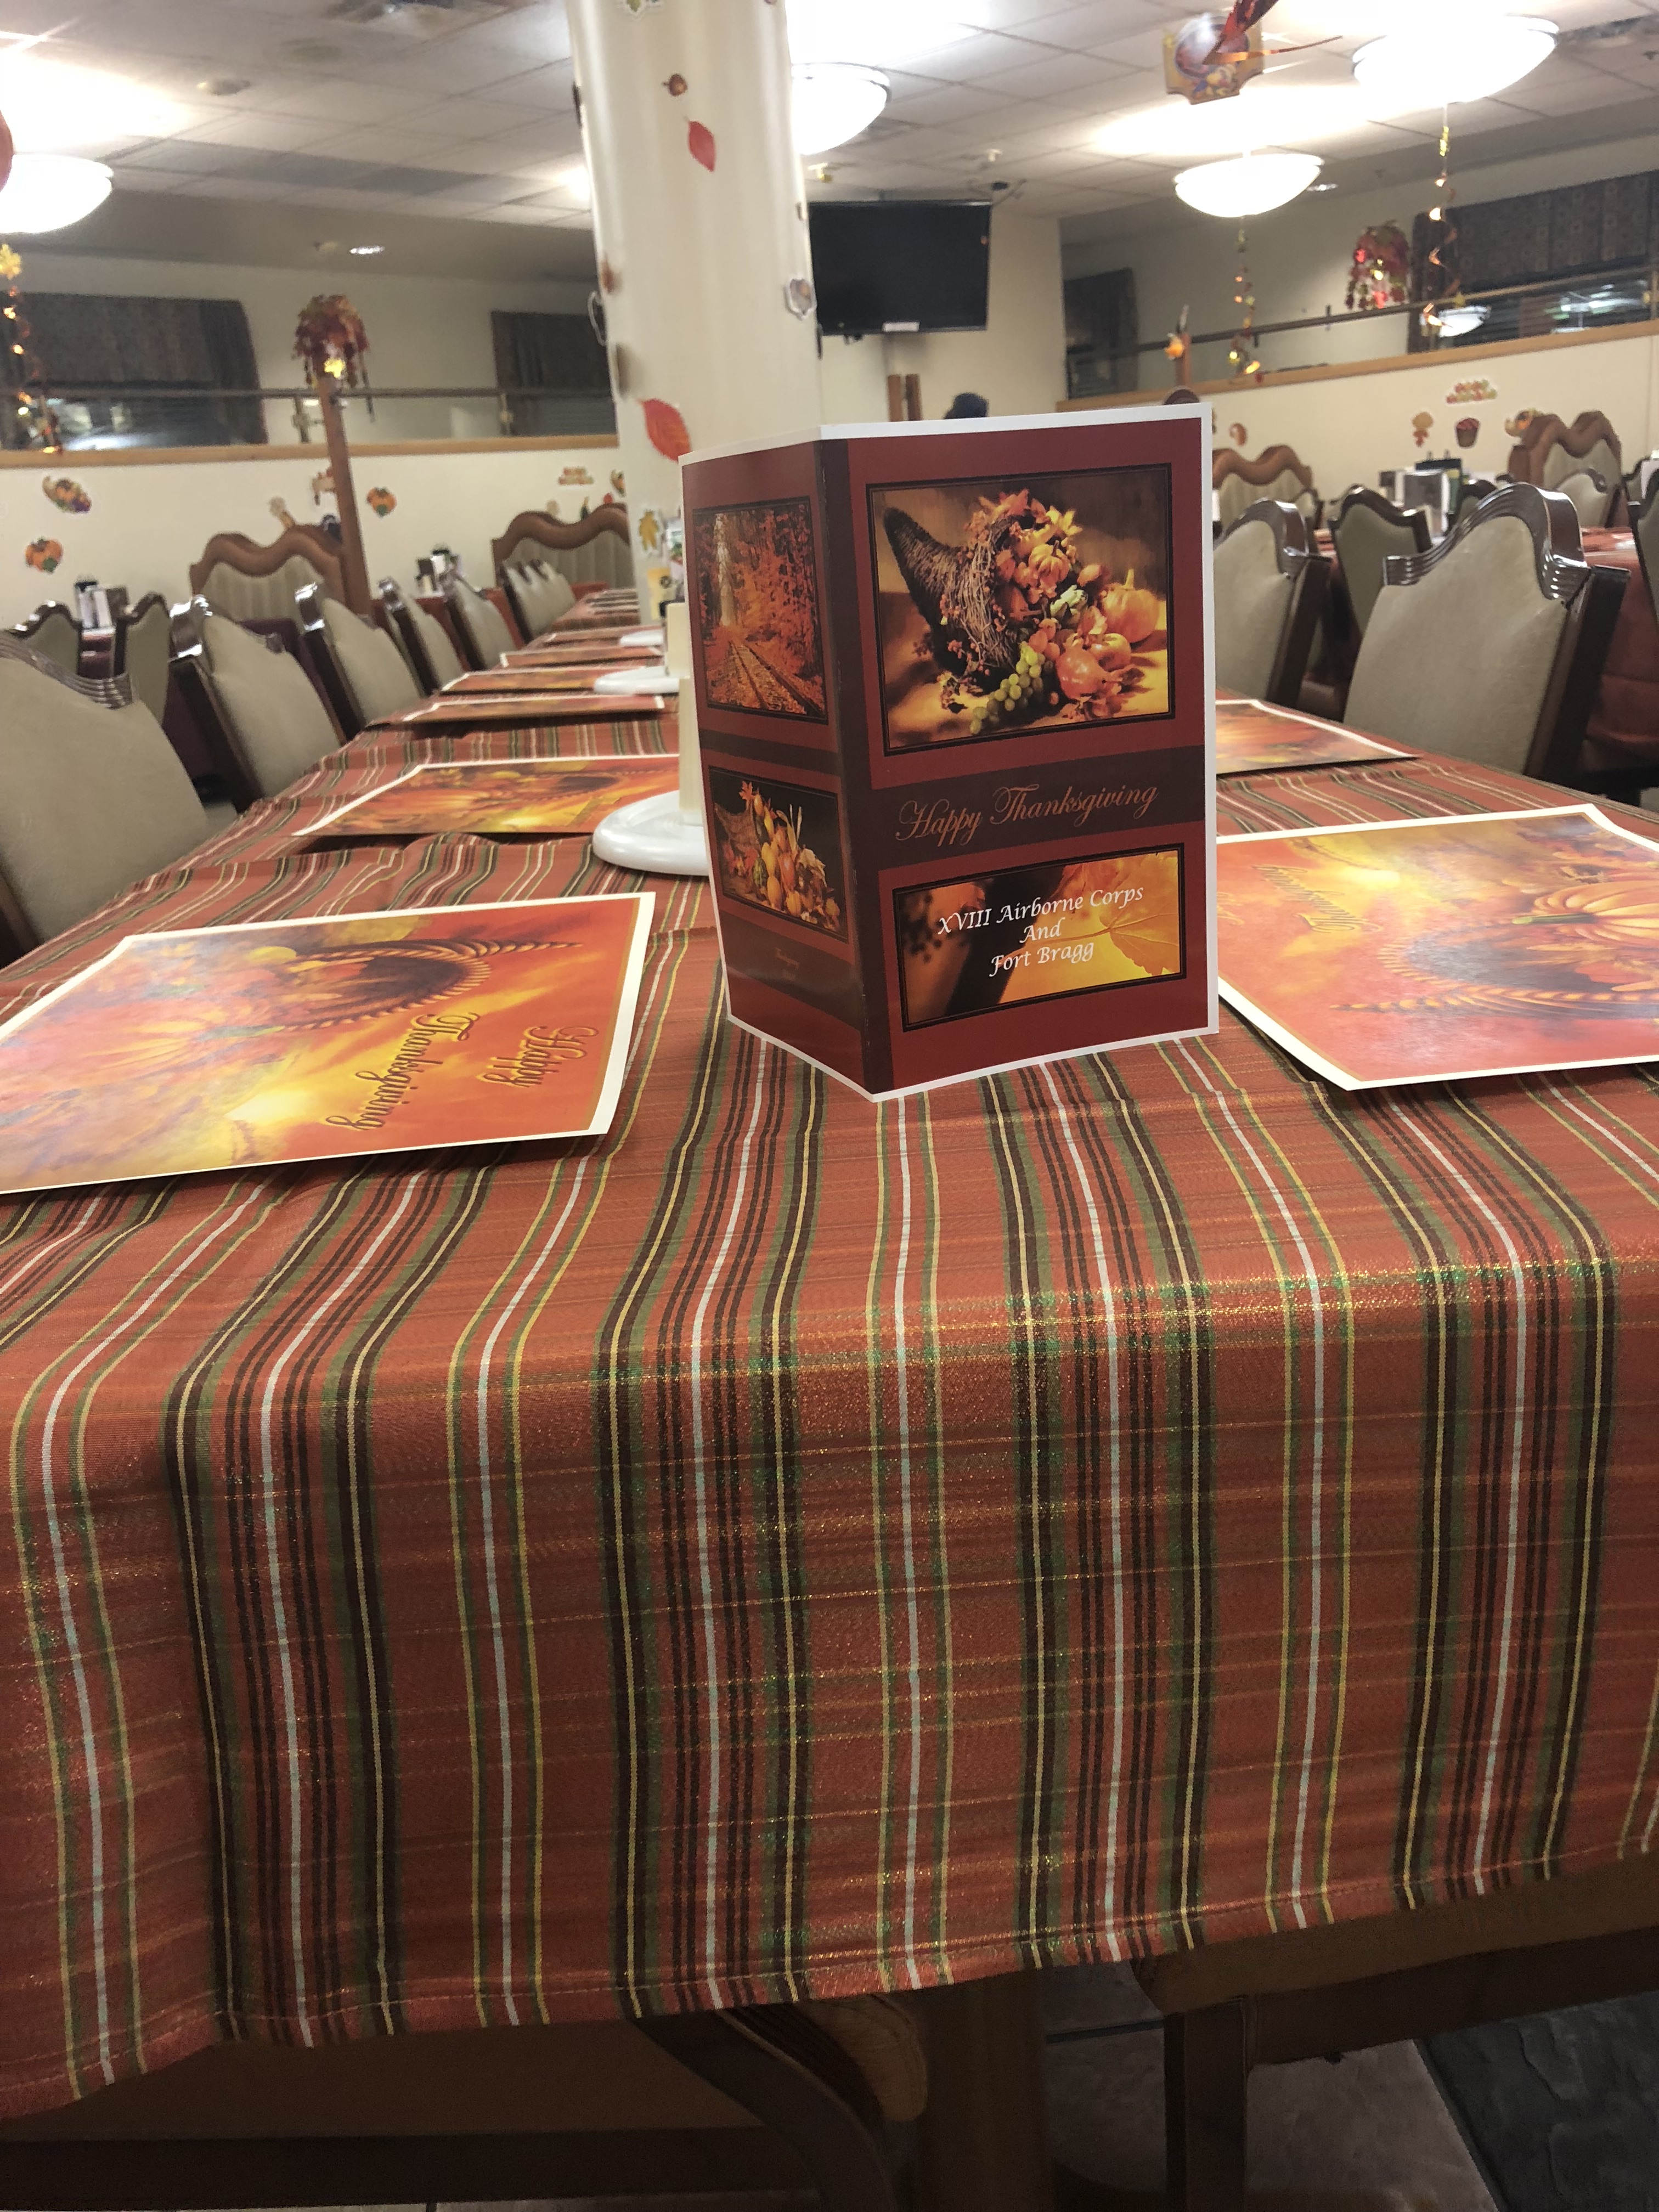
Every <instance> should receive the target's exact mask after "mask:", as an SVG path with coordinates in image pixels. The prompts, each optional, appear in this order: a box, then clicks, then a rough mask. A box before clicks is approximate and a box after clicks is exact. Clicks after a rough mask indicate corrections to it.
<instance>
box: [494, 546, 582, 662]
mask: <svg viewBox="0 0 1659 2212" xmlns="http://www.w3.org/2000/svg"><path fill="white" fill-rule="evenodd" d="M501 588H502V590H503V591H504V592H506V593H507V599H508V600H509V601H510V602H511V604H512V607H513V615H514V616H515V617H516V618H517V621H518V624H519V628H520V629H521V630H522V631H523V632H524V635H525V641H526V643H528V642H529V641H530V640H531V639H532V638H537V637H542V636H544V635H545V634H546V633H547V632H548V631H549V630H550V629H552V627H553V625H554V623H556V622H557V621H558V619H559V617H561V616H562V615H568V613H569V611H570V610H571V609H572V607H574V605H575V604H576V594H575V592H574V591H572V589H571V588H570V584H569V581H568V578H566V577H564V576H562V575H561V574H559V572H558V570H557V569H556V568H550V567H549V565H548V564H547V562H544V561H526V562H508V563H507V566H506V567H505V568H503V569H502V570H501Z"/></svg>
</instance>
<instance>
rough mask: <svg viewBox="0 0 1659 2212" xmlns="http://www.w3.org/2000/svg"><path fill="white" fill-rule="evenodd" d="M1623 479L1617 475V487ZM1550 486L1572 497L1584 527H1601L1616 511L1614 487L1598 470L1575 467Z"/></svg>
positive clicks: (1564, 495)
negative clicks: (1614, 509) (1567, 474)
mask: <svg viewBox="0 0 1659 2212" xmlns="http://www.w3.org/2000/svg"><path fill="white" fill-rule="evenodd" d="M1619 481H1620V479H1619V478H1618V477H1614V479H1613V486H1614V487H1616V486H1617V484H1618V483H1619ZM1550 489H1552V490H1553V491H1559V493H1560V494H1561V496H1562V497H1563V498H1564V499H1570V500H1571V501H1572V504H1573V510H1574V512H1575V513H1577V517H1578V526H1579V528H1580V529H1581V530H1601V529H1604V528H1605V527H1606V526H1607V518H1608V516H1609V515H1610V514H1611V513H1612V512H1613V488H1610V487H1609V485H1608V483H1607V478H1606V477H1604V476H1602V474H1601V471H1600V470H1599V469H1575V470H1574V471H1572V474H1571V476H1565V477H1562V478H1561V479H1560V481H1559V483H1555V484H1553V485H1552V486H1551V487H1550Z"/></svg>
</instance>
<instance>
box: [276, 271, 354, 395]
mask: <svg viewBox="0 0 1659 2212" xmlns="http://www.w3.org/2000/svg"><path fill="white" fill-rule="evenodd" d="M367 352H368V331H366V330H365V329H364V328H363V319H362V316H361V315H360V314H359V313H357V310H356V308H355V307H353V306H352V304H351V302H350V301H349V300H346V299H343V298H342V297H341V295H339V294H338V293H337V292H334V293H331V294H329V295H327V296H326V297H323V296H321V295H319V297H318V298H316V299H314V300H307V302H306V304H305V306H304V307H302V308H301V310H300V320H299V325H298V327H297V328H296V329H295V333H294V358H295V361H301V362H304V363H305V370H306V382H307V384H315V383H316V381H317V380H318V378H319V376H331V377H334V378H335V379H336V380H337V381H338V382H339V383H341V384H343V385H344V386H345V387H346V389H347V390H348V391H349V392H355V391H356V388H357V386H358V385H359V383H360V382H361V383H367V382H368V372H367V370H365V369H363V368H362V360H363V356H364V355H365V354H366V353H367Z"/></svg>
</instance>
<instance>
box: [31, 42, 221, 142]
mask: <svg viewBox="0 0 1659 2212" xmlns="http://www.w3.org/2000/svg"><path fill="white" fill-rule="evenodd" d="M0 112H3V114H4V116H5V118H6V120H7V122H8V123H9V124H10V125H11V131H12V137H14V138H15V141H16V143H17V148H18V151H19V152H20V153H24V154H70V153H77V152H80V151H81V150H82V149H85V148H88V147H92V148H95V149H97V150H98V151H99V152H100V153H101V152H102V151H103V150H104V149H106V147H112V146H115V145H118V144H119V143H122V142H124V141H131V140H132V139H136V138H164V137H167V136H168V134H169V133H170V132H172V131H178V130H180V129H182V128H183V126H184V125H185V124H186V123H187V122H189V121H190V120H191V117H190V116H189V114H188V113H187V112H186V111H185V110H184V109H182V108H180V107H179V106H178V104H177V103H176V102H175V101H173V100H168V99H167V98H166V97H165V96H164V95H163V94H160V93H158V92H156V91H155V90H154V89H153V88H151V87H150V86H149V85H147V84H131V83H129V82H127V80H126V79H125V77H120V76H112V75H111V74H110V73H109V72H108V71H107V70H90V69H82V68H81V67H79V66H78V64H75V63H72V62H60V61H54V60H52V59H49V58H46V56H44V55H42V54H40V53H39V52H37V51H36V50H34V49H28V50H26V51H24V52H21V53H8V54H6V55H4V56H3V57H0Z"/></svg>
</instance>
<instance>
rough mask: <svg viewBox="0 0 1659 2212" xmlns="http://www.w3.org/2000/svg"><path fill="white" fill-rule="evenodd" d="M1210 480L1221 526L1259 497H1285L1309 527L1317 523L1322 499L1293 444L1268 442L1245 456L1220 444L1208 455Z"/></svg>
mask: <svg viewBox="0 0 1659 2212" xmlns="http://www.w3.org/2000/svg"><path fill="white" fill-rule="evenodd" d="M1210 484H1211V489H1212V490H1213V491H1214V493H1215V495H1216V505H1217V508H1218V512H1219V513H1220V516H1221V522H1222V526H1223V528H1224V529H1231V527H1232V526H1233V524H1234V523H1235V522H1237V521H1238V520H1239V519H1240V518H1241V517H1242V516H1243V513H1244V510H1245V508H1246V507H1250V506H1252V505H1254V503H1255V501H1257V500H1261V499H1279V500H1285V501H1287V502H1288V503H1289V504H1290V505H1291V506H1292V507H1295V508H1296V509H1297V512H1298V513H1300V514H1301V516H1302V518H1303V520H1304V521H1305V522H1306V523H1308V524H1309V525H1310V527H1311V528H1313V529H1317V528H1318V527H1319V517H1320V513H1321V507H1322V501H1321V500H1320V497H1319V495H1318V493H1317V492H1316V490H1315V489H1314V488H1313V471H1312V470H1311V469H1310V467H1309V466H1308V465H1307V463H1306V462H1305V461H1303V460H1301V459H1298V458H1297V453H1296V451H1295V449H1294V447H1290V446H1268V447H1264V449H1263V450H1262V451H1261V453H1257V454H1255V456H1253V457H1252V458H1249V459H1247V458H1246V456H1245V455H1244V454H1243V453H1239V452H1237V450H1236V449H1235V448H1234V447H1231V446H1223V447H1220V448H1219V449H1218V451H1217V452H1216V453H1214V454H1212V457H1211V461H1210Z"/></svg>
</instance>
